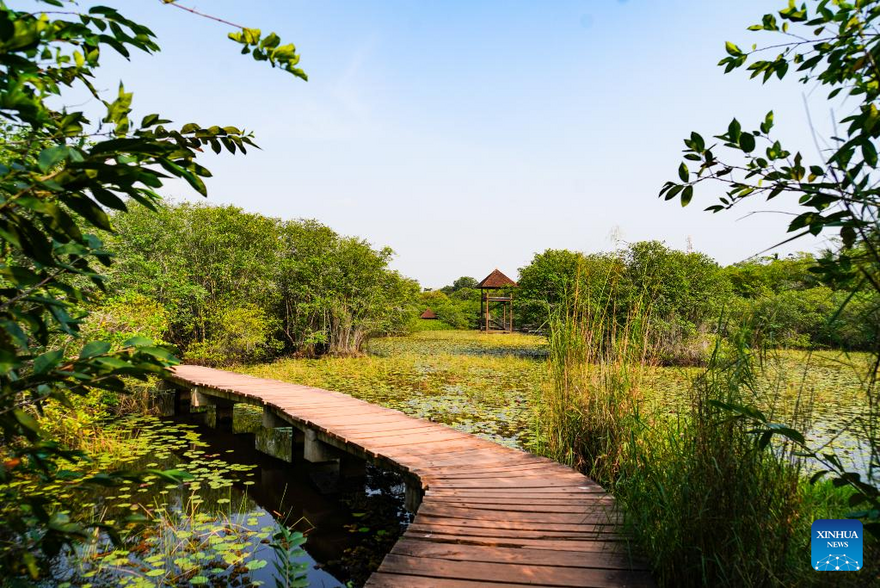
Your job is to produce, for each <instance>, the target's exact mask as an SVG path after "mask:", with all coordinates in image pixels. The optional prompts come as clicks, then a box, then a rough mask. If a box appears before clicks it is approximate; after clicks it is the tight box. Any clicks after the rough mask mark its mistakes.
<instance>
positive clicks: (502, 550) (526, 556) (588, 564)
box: [391, 541, 647, 570]
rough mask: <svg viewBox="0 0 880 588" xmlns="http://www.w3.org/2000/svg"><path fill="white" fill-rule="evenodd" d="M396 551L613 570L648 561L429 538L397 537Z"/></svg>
mask: <svg viewBox="0 0 880 588" xmlns="http://www.w3.org/2000/svg"><path fill="white" fill-rule="evenodd" d="M391 553H393V554H395V555H408V556H411V557H430V558H434V559H451V560H462V561H468V560H470V561H480V562H486V563H516V564H526V565H550V566H560V567H567V568H600V569H616V570H645V569H647V564H646V563H645V562H643V561H636V560H634V559H632V558H631V557H629V556H628V555H627V554H626V553H623V552H620V553H614V554H607V553H601V552H595V551H593V552H587V553H577V552H575V551H557V552H550V553H548V552H547V550H546V549H543V550H542V549H531V548H525V547H523V548H516V547H488V546H485V545H459V544H456V543H433V542H429V541H398V542H397V544H396V545H395V546H394V547H393V548H392V549H391Z"/></svg>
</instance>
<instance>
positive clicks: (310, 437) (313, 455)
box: [303, 429, 342, 463]
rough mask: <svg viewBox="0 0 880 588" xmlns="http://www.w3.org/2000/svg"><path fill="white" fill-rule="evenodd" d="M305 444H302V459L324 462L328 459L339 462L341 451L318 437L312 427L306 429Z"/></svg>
mask: <svg viewBox="0 0 880 588" xmlns="http://www.w3.org/2000/svg"><path fill="white" fill-rule="evenodd" d="M303 432H304V433H305V444H304V445H303V459H305V460H306V461H308V462H311V463H324V462H328V461H336V462H337V463H338V462H339V458H340V457H342V454H341V452H340V451H339V450H338V449H336V448H335V447H331V446H329V445H327V444H326V443H324V442H322V441H320V440H319V439H318V434H317V433H316V432H315V431H314V429H306V430H305V431H303Z"/></svg>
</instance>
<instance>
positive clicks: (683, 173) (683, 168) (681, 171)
mask: <svg viewBox="0 0 880 588" xmlns="http://www.w3.org/2000/svg"><path fill="white" fill-rule="evenodd" d="M678 177H679V178H681V181H682V182H687V181H688V179H690V172H689V171H688V166H687V165H686V164H685V163H684V162H682V163H681V165H680V166H678Z"/></svg>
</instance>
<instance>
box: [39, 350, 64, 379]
mask: <svg viewBox="0 0 880 588" xmlns="http://www.w3.org/2000/svg"><path fill="white" fill-rule="evenodd" d="M62 357H64V351H63V350H61V349H55V350H54V351H48V352H46V353H44V354H43V355H40V356H39V357H37V358H36V359H35V360H34V373H35V374H37V375H41V374H45V373H46V372H48V371H50V370H52V369H53V368H55V366H57V365H58V363H59V362H60V361H61V358H62Z"/></svg>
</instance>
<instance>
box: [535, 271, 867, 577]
mask: <svg viewBox="0 0 880 588" xmlns="http://www.w3.org/2000/svg"><path fill="white" fill-rule="evenodd" d="M609 287H610V288H613V284H611V285H609ZM606 299H607V298H606ZM610 299H612V300H613V299H614V296H613V295H612V296H610ZM591 302H592V301H591V300H589V299H588V298H587V297H585V296H583V295H582V293H581V292H579V291H577V290H575V291H574V292H572V296H571V299H570V300H569V301H568V303H567V304H566V305H564V307H562V308H560V309H559V310H557V311H556V312H555V313H554V315H553V316H552V317H551V320H550V335H549V337H550V370H551V382H550V384H548V385H547V386H546V387H545V389H544V391H543V399H542V400H543V402H542V403H541V407H540V409H539V411H540V414H539V415H538V419H537V420H538V423H539V432H538V433H539V438H540V439H541V443H542V444H541V448H542V450H543V451H544V452H545V453H547V454H548V455H550V456H552V457H554V458H556V459H558V460H560V461H563V462H565V463H568V464H571V465H573V466H575V467H577V468H578V469H580V470H581V471H583V472H584V473H586V474H588V475H590V476H591V477H593V478H594V479H596V480H597V481H598V482H600V483H601V484H603V485H604V486H605V487H606V488H607V489H608V490H610V491H611V492H612V493H613V494H614V495H615V497H616V499H617V501H618V504H619V505H620V506H621V508H622V510H623V513H624V520H625V522H626V525H627V528H628V531H629V532H630V534H631V536H632V537H633V538H634V539H635V540H636V541H637V543H638V544H639V547H640V548H641V550H642V551H643V552H644V556H645V557H646V558H647V559H648V561H649V562H650V563H651V565H652V567H653V570H654V573H655V577H656V579H657V580H658V582H659V584H660V585H661V586H701V585H706V586H773V585H809V584H816V583H818V582H820V581H822V580H823V579H824V580H827V578H824V577H819V576H817V575H816V573H815V572H813V571H812V569H811V568H810V565H809V555H808V553H809V540H810V530H809V527H810V524H811V523H812V520H813V518H817V517H818V516H825V517H827V516H828V515H829V514H830V513H829V511H830V510H834V509H839V507H840V504H838V503H834V504H833V505H831V506H832V507H833V508H828V507H829V504H830V503H831V502H834V501H830V500H829V497H828V496H826V497H823V496H820V494H819V493H818V492H817V488H815V487H813V486H811V485H809V484H808V483H806V482H805V480H804V478H803V477H802V476H801V471H800V468H801V463H800V460H799V457H798V456H797V455H796V453H795V452H794V450H793V448H792V447H791V446H789V445H786V444H785V443H771V444H770V445H769V446H766V445H765V444H763V443H761V442H760V436H757V435H755V434H754V433H753V431H752V429H753V426H752V424H751V423H750V421H749V420H748V419H746V418H741V417H740V416H737V415H736V414H734V413H731V412H730V411H729V410H725V408H724V406H727V405H753V403H754V398H755V396H756V395H759V394H763V393H768V391H767V390H764V389H762V388H761V386H760V385H759V384H758V374H759V373H760V370H761V354H760V352H759V351H756V350H755V349H753V348H752V347H751V346H750V345H749V338H748V333H743V336H741V337H732V338H730V339H729V340H727V341H725V342H723V343H722V342H721V341H719V342H717V343H716V345H715V347H714V350H713V351H712V353H711V355H710V357H709V358H708V367H706V369H705V370H704V371H703V372H702V373H701V374H700V375H699V376H698V377H696V378H695V379H694V380H693V381H692V383H691V386H690V390H689V393H688V402H687V403H686V405H685V406H684V407H683V408H682V409H681V410H680V411H678V412H677V413H676V412H674V411H673V412H670V411H668V410H661V409H660V408H649V405H648V403H647V402H645V395H644V394H643V389H642V387H641V386H642V376H643V374H644V373H645V371H646V370H647V369H649V368H650V367H651V366H652V365H653V363H654V354H653V352H652V350H653V349H656V348H657V347H656V346H655V345H654V344H653V342H652V333H651V329H650V322H651V321H650V304H649V302H648V301H646V303H645V304H640V305H637V308H636V310H635V311H633V312H631V313H630V314H629V315H627V316H626V317H625V318H624V319H621V318H620V317H619V316H618V317H617V318H615V313H614V312H613V310H614V309H613V308H608V307H607V306H604V307H603V306H601V305H599V306H597V305H594V304H592V303H591ZM802 407H803V408H802V410H804V411H805V410H809V403H808V402H804V403H803V404H802ZM661 408H662V407H661ZM807 417H808V415H804V414H801V415H800V416H799V417H798V418H802V419H803V418H807ZM822 491H823V492H827V493H829V496H831V497H834V498H835V500H837V499H840V497H841V494H840V491H839V489H834V488H823V489H822ZM839 502H843V501H842V500H840V501H839ZM837 513H838V516H841V511H839V510H837ZM843 580H853V581H858V580H857V579H855V578H851V579H850V578H844V579H843Z"/></svg>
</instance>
